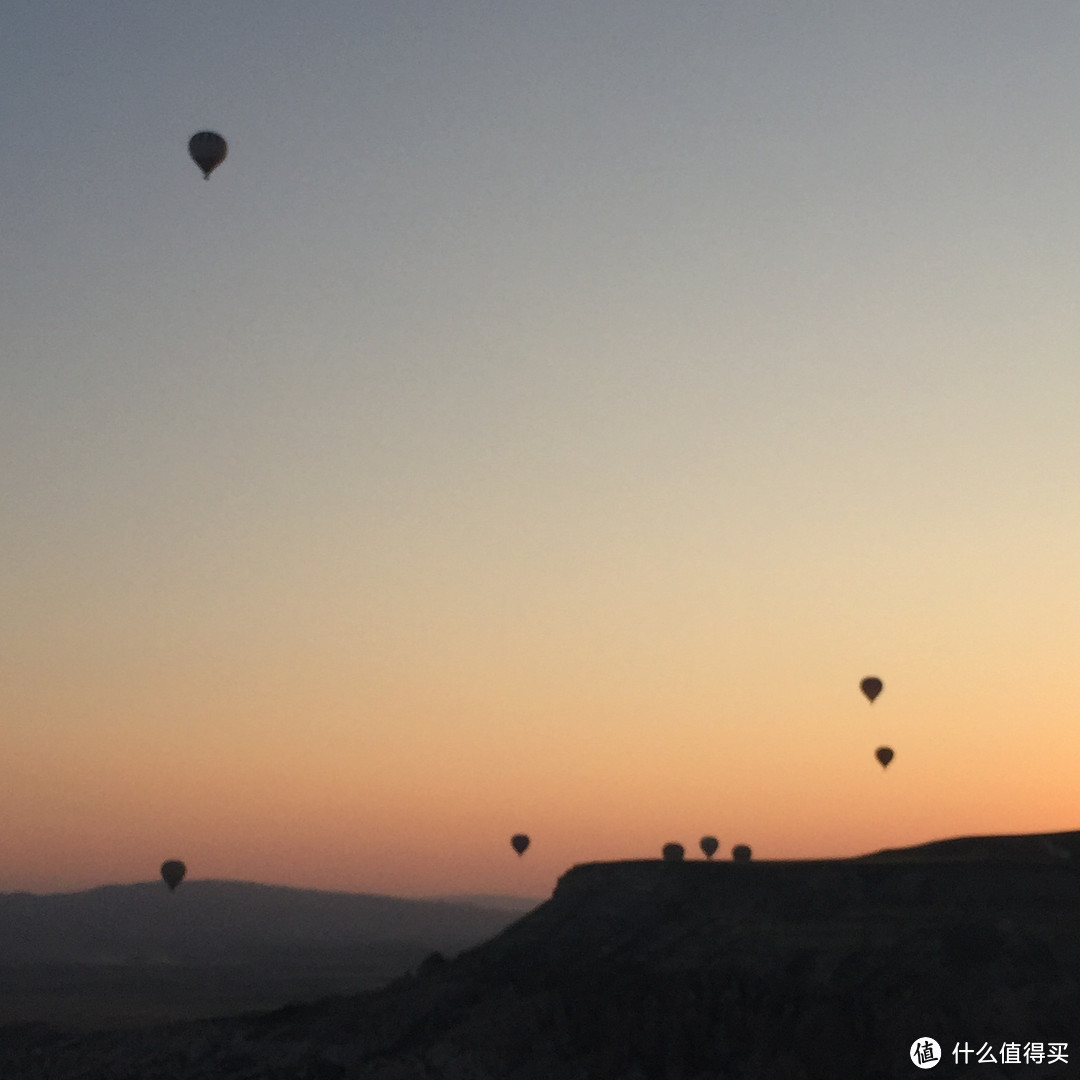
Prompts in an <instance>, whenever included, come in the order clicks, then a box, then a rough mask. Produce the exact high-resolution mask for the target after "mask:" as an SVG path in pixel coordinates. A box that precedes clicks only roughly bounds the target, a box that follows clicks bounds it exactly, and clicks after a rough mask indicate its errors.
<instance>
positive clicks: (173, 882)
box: [161, 859, 187, 892]
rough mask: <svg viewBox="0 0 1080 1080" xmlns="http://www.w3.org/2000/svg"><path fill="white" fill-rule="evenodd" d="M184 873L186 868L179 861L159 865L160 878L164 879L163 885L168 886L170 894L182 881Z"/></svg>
mask: <svg viewBox="0 0 1080 1080" xmlns="http://www.w3.org/2000/svg"><path fill="white" fill-rule="evenodd" d="M186 873H187V867H186V866H185V865H184V864H183V863H182V862H181V861H180V860H179V859H170V860H169V861H168V862H164V863H162V864H161V876H162V877H163V878H164V879H165V884H166V885H168V886H169V891H170V892H172V890H173V889H175V888H176V886H177V885H179V884H180V882H181V881H183V880H184V875H185V874H186Z"/></svg>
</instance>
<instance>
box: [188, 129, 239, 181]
mask: <svg viewBox="0 0 1080 1080" xmlns="http://www.w3.org/2000/svg"><path fill="white" fill-rule="evenodd" d="M228 152H229V146H228V144H227V143H226V142H225V140H224V139H223V138H222V137H221V136H220V135H219V134H218V133H217V132H216V131H199V132H196V133H195V134H194V135H192V136H191V140H190V141H189V142H188V153H189V154H190V155H191V160H192V161H194V162H195V164H196V165H198V166H199V168H200V169H202V171H203V179H204V180H209V179H210V174H211V173H212V172H213V171H214V170H215V169H216V168H217V167H218V166H219V165H220V164H221V163H222V162H223V161H224V160H225V155H226V154H227V153H228Z"/></svg>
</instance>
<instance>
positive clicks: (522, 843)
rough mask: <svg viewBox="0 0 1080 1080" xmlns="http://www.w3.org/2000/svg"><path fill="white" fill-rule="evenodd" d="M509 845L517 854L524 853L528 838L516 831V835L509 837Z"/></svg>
mask: <svg viewBox="0 0 1080 1080" xmlns="http://www.w3.org/2000/svg"><path fill="white" fill-rule="evenodd" d="M510 846H511V847H512V848H513V849H514V850H515V851H516V852H517V853H518V854H519V855H524V854H525V849H526V848H527V847H528V846H529V838H528V837H527V836H526V835H525V834H524V833H518V834H517V836H511V837H510Z"/></svg>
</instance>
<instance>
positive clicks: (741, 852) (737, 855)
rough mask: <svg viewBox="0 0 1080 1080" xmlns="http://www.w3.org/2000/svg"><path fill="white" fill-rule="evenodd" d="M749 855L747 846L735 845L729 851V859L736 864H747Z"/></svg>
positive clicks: (748, 846)
mask: <svg viewBox="0 0 1080 1080" xmlns="http://www.w3.org/2000/svg"><path fill="white" fill-rule="evenodd" d="M751 854H752V852H751V851H750V845H749V844H736V845H735V846H734V847H733V848H732V849H731V857H732V858H733V859H734V860H735V861H736V862H749V861H750V856H751Z"/></svg>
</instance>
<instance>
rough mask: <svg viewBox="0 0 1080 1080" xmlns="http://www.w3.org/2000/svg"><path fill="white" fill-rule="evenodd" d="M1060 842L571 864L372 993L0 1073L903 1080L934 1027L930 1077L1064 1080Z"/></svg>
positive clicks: (120, 1040) (86, 1046) (60, 1048)
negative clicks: (958, 1049) (959, 1049)
mask: <svg viewBox="0 0 1080 1080" xmlns="http://www.w3.org/2000/svg"><path fill="white" fill-rule="evenodd" d="M950 845H953V846H951V847H950ZM1055 849H1057V850H1056V851H1055ZM1078 850H1080V834H1076V833H1070V834H1060V835H1055V836H1051V837H1003V838H981V839H973V840H968V841H950V842H947V843H946V844H943V845H928V846H927V847H926V848H914V849H909V850H907V851H905V852H882V853H879V854H877V855H874V856H869V857H866V858H862V859H850V860H832V861H825V860H822V861H807V862H768V861H765V862H762V861H758V862H751V863H732V862H706V861H703V860H694V861H691V862H685V861H684V862H681V863H676V864H669V863H664V862H663V861H661V860H652V861H647V862H622V863H606V864H587V865H582V866H577V867H574V868H573V869H572V870H570V871H569V872H568V873H567V874H565V875H564V876H563V877H562V878H561V879H560V881H559V883H558V886H557V888H556V890H555V893H554V896H553V897H552V899H551V901H549V902H548V903H546V904H543V905H542V906H541V907H539V908H537V909H536V910H535V911H533V912H531V913H530V914H528V915H526V916H525V917H524V918H522V919H520V920H519V921H518V922H516V923H515V924H513V925H512V926H511V927H509V928H508V929H506V930H505V931H503V932H502V933H501V934H499V935H497V936H496V937H495V938H493V939H492V940H491V941H489V942H487V943H486V944H484V945H481V946H478V947H477V948H475V949H472V950H470V951H469V952H467V953H465V954H463V955H461V956H459V957H457V958H456V959H454V960H450V961H447V962H445V963H442V964H440V963H437V962H435V963H431V964H428V965H425V972H424V974H423V975H420V976H415V977H410V978H406V979H403V980H400V981H398V982H397V983H395V984H393V985H392V986H390V987H387V988H385V989H384V990H381V991H376V992H373V993H370V994H366V995H361V996H358V997H354V998H339V999H334V1000H332V1001H327V1002H323V1003H320V1004H317V1005H313V1006H303V1007H297V1008H294V1009H291V1010H279V1011H278V1012H276V1013H270V1014H265V1015H262V1016H257V1017H248V1018H241V1019H236V1020H231V1021H220V1022H217V1023H204V1024H190V1025H184V1026H177V1027H174V1028H172V1029H169V1030H168V1031H166V1032H162V1033H156V1034H154V1035H141V1036H138V1037H134V1036H123V1037H121V1036H112V1037H107V1036H100V1037H96V1038H88V1039H82V1040H76V1041H73V1042H67V1043H65V1042H59V1043H54V1044H51V1045H50V1044H48V1042H47V1040H46V1039H45V1037H43V1036H42V1033H41V1032H40V1031H39V1032H36V1033H34V1034H33V1035H30V1036H27V1037H26V1040H25V1045H24V1047H23V1048H22V1049H19V1048H18V1047H16V1048H15V1049H12V1050H8V1051H3V1050H0V1075H2V1076H3V1077H5V1080H22V1078H25V1077H45V1076H47V1077H49V1078H50V1080H64V1078H66V1077H74V1076H79V1077H82V1078H84V1080H91V1078H93V1077H97V1076H101V1077H104V1076H110V1077H116V1078H118V1080H120V1078H126V1077H130V1078H132V1080H134V1078H135V1077H139V1078H142V1077H147V1076H155V1077H162V1078H168V1077H189V1076H190V1077H195V1076H198V1077H222V1078H224V1077H230V1078H234V1077H235V1078H238V1077H241V1076H243V1077H289V1078H293V1077H339V1078H343V1080H412V1078H417V1080H419V1078H420V1077H424V1078H427V1080H466V1078H468V1080H486V1078H490V1080H547V1078H550V1080H639V1078H640V1080H848V1078H850V1080H884V1078H891V1077H905V1078H910V1077H911V1076H912V1075H915V1070H914V1067H913V1066H912V1064H911V1061H910V1058H909V1048H910V1046H911V1044H912V1042H913V1041H914V1040H915V1039H916V1038H917V1037H920V1036H931V1037H933V1038H936V1039H937V1040H938V1042H939V1043H941V1044H942V1047H943V1049H944V1050H945V1054H946V1060H947V1064H946V1065H945V1066H944V1067H943V1068H942V1069H940V1070H939V1071H937V1072H935V1073H931V1074H930V1075H942V1074H944V1075H951V1074H952V1072H953V1066H952V1061H951V1051H952V1047H953V1045H954V1043H956V1042H959V1043H961V1044H963V1043H964V1042H967V1043H969V1044H970V1045H971V1046H972V1048H973V1049H978V1048H979V1047H981V1046H982V1044H983V1043H989V1044H990V1046H991V1047H992V1048H993V1050H994V1054H995V1056H997V1055H998V1053H999V1048H1000V1046H1001V1044H1002V1043H1004V1042H1010V1043H1020V1044H1023V1043H1025V1042H1029V1041H1039V1042H1043V1043H1050V1042H1055V1043H1062V1042H1065V1043H1068V1044H1069V1047H1068V1055H1069V1058H1070V1063H1069V1064H1068V1065H1065V1066H1062V1065H1044V1066H1041V1067H1040V1066H1037V1065H1020V1066H1009V1065H1004V1066H1002V1065H993V1066H991V1065H985V1064H984V1065H979V1066H974V1065H973V1067H972V1068H973V1072H972V1075H978V1076H980V1077H987V1078H989V1077H997V1078H998V1080H1000V1078H1001V1077H1004V1076H1011V1075H1017V1076H1022V1077H1023V1078H1025V1080H1028V1078H1030V1080H1036V1078H1040V1077H1065V1076H1068V1075H1072V1074H1074V1073H1075V1071H1076V1066H1077V1063H1078V1062H1080V1043H1078V1041H1077V1039H1078V1036H1080V873H1078V872H1077V869H1076V867H1075V866H1074V859H1075V857H1076V856H1075V855H1070V856H1069V857H1065V856H1063V855H1061V854H1060V851H1069V852H1073V853H1075V852H1077V851H1078ZM998 854H1000V856H1001V857H1000V858H998ZM954 856H955V857H954ZM13 1037H14V1036H13ZM30 1045H37V1046H39V1047H41V1052H40V1053H38V1054H37V1055H36V1056H34V1055H32V1054H31V1052H30V1049H29V1048H28V1047H29V1046H30ZM170 1062H173V1064H172V1065H170ZM170 1069H171V1071H170ZM185 1070H186V1071H185Z"/></svg>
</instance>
